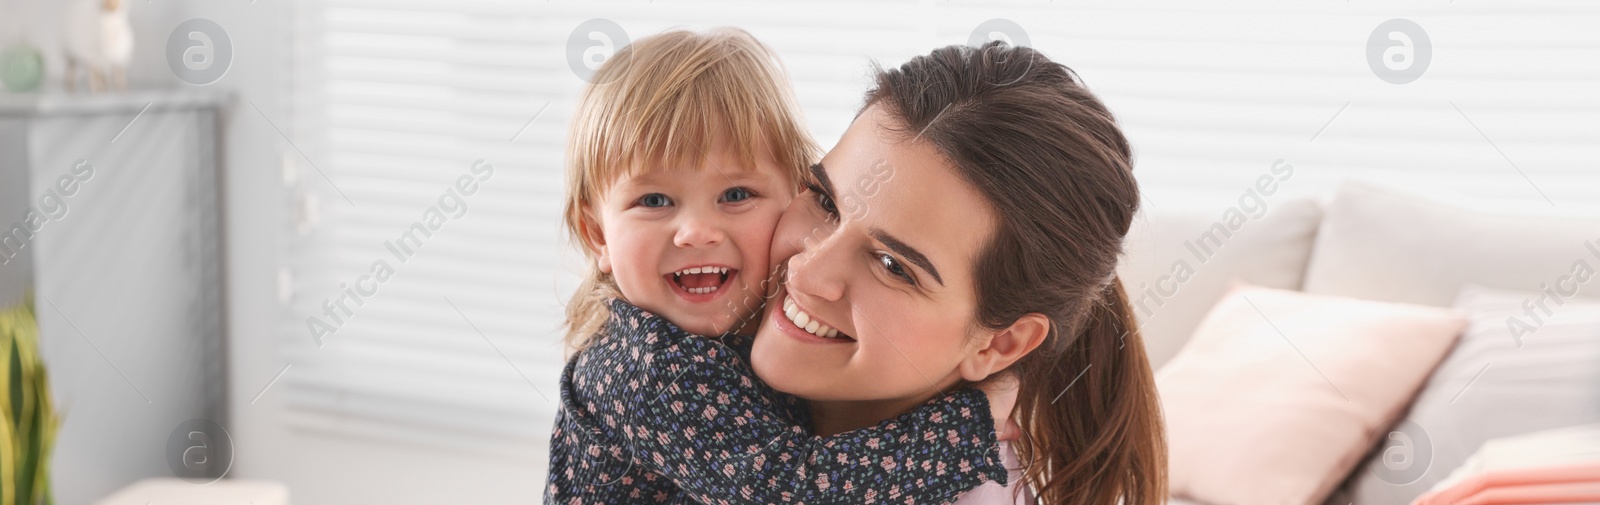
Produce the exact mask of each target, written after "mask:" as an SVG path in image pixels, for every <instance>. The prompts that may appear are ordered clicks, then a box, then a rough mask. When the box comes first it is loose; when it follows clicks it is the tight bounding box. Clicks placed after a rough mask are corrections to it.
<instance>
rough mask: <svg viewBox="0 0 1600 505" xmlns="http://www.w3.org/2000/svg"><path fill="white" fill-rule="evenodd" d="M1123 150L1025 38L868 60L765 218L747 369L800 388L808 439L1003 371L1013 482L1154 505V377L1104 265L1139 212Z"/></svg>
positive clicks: (1111, 263)
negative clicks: (766, 285)
mask: <svg viewBox="0 0 1600 505" xmlns="http://www.w3.org/2000/svg"><path fill="white" fill-rule="evenodd" d="M1130 158H1131V153H1130V150H1129V147H1128V143H1127V140H1126V139H1125V138H1124V137H1123V136H1122V133H1121V132H1120V131H1119V129H1118V128H1117V125H1116V123H1115V121H1114V120H1113V118H1112V116H1111V114H1110V113H1109V112H1108V111H1107V110H1106V108H1105V106H1104V105H1103V104H1101V103H1100V102H1099V101H1098V100H1097V99H1096V98H1095V97H1094V96H1093V95H1092V94H1091V93H1090V92H1089V91H1088V90H1087V89H1085V88H1084V87H1083V86H1082V85H1081V84H1080V83H1079V82H1078V80H1077V78H1076V76H1075V75H1074V74H1073V73H1072V71H1071V70H1070V69H1068V68H1066V67H1064V66H1062V65H1060V64H1057V63H1054V62H1051V61H1050V60H1049V59H1047V58H1045V57H1044V56H1043V55H1041V54H1039V53H1038V52H1036V51H1034V50H1032V49H1029V48H1025V47H1008V46H1004V45H1001V44H999V43H991V44H989V45H986V46H983V47H982V48H973V47H966V46H950V47H945V48H941V49H938V50H935V51H933V52H932V53H931V54H928V55H925V56H919V57H916V58H913V59H912V60H911V61H909V62H907V63H906V64H904V65H901V66H900V67H898V68H895V69H889V70H880V71H879V72H878V73H877V76H876V86H875V87H874V88H873V89H872V90H871V91H869V92H868V93H867V96H866V104H865V106H864V107H863V109H862V110H861V112H860V113H859V115H858V116H857V117H856V119H855V121H854V123H853V124H852V125H851V126H850V128H849V130H848V131H846V133H845V134H844V136H843V138H842V139H841V140H840V141H839V144H838V146H837V147H835V148H834V149H833V150H832V151H831V152H829V153H828V154H827V155H826V156H825V157H824V158H823V161H822V163H820V164H818V165H817V166H815V167H813V172H814V175H815V178H816V181H815V184H814V185H813V187H811V188H810V191H809V194H807V195H803V197H802V199H800V200H797V201H796V202H797V203H795V204H794V205H793V207H791V209H790V210H789V211H788V212H787V213H786V214H785V216H784V218H783V221H782V223H781V224H780V226H779V229H778V232H777V235H776V237H775V245H774V249H773V257H774V258H785V257H789V259H788V260H786V261H781V260H780V263H781V264H782V265H783V266H786V267H787V270H786V273H785V274H783V276H782V278H781V280H782V282H781V285H780V286H779V287H778V289H777V292H776V293H775V294H774V296H773V298H771V299H770V300H769V302H768V304H767V313H766V317H765V321H764V322H763V323H762V325H761V327H760V329H759V330H758V333H757V336H756V340H755V343H754V347H753V349H752V354H751V364H752V365H753V367H754V369H755V371H756V373H757V374H758V375H759V376H760V378H761V379H762V380H763V381H765V382H766V383H767V384H768V385H770V386H772V387H773V388H775V389H777V390H779V391H783V392H786V393H790V394H793V395H795V396H797V397H800V398H803V399H805V400H807V401H808V403H809V406H810V410H811V416H812V422H813V424H812V427H813V431H814V432H815V433H816V434H818V435H831V434H835V433H841V432H846V431H850V430H854V429H858V428H862V427H867V426H873V425H875V424H877V423H879V422H881V421H884V420H886V419H890V418H893V417H895V416H897V415H900V414H902V413H904V412H907V411H908V410H910V409H912V408H914V407H916V406H917V405H920V404H921V403H923V402H925V401H927V400H928V399H930V398H933V397H935V396H936V395H937V394H939V392H940V391H944V390H948V389H951V388H954V387H959V386H962V385H965V384H969V383H985V382H992V381H996V380H1000V379H1001V378H1013V379H1015V380H1016V381H1018V382H1019V383H1020V389H1019V390H1018V398H1017V402H1016V407H1015V410H1014V413H1013V419H1014V420H1015V421H1016V422H1017V423H1018V425H1019V426H1020V428H1021V430H1020V431H1021V435H1020V437H1019V438H1018V439H1017V441H1016V442H1014V447H1015V449H1016V452H1017V454H1018V455H1019V456H1020V460H1021V461H1022V462H1024V463H1023V465H1022V466H1023V471H1022V473H1023V483H1021V484H1020V485H1017V488H1016V489H1015V491H1019V492H1020V491H1022V490H1023V489H1027V490H1030V491H1032V492H1033V493H1034V494H1037V496H1038V498H1039V499H1040V501H1041V502H1042V503H1049V504H1067V503H1071V504H1105V505H1111V504H1115V503H1118V502H1119V501H1121V502H1123V503H1127V504H1129V505H1134V504H1156V503H1161V502H1162V501H1164V499H1165V494H1166V493H1165V486H1166V478H1165V467H1166V465H1165V463H1166V462H1165V454H1166V451H1165V443H1164V440H1163V437H1162V428H1161V416H1160V412H1159V406H1158V403H1157V397H1156V393H1155V386H1154V380H1153V378H1152V374H1151V370H1150V367H1149V362H1148V361H1147V360H1146V358H1145V354H1144V349H1143V343H1142V341H1141V339H1140V336H1139V333H1138V331H1137V329H1136V327H1135V324H1134V319H1133V316H1132V312H1131V311H1130V309H1129V305H1128V301H1127V297H1126V295H1125V293H1124V291H1123V288H1122V286H1121V284H1120V282H1119V281H1118V280H1117V278H1116V276H1115V267H1116V262H1117V257H1118V254H1119V253H1120V250H1121V244H1122V238H1123V236H1124V235H1125V234H1126V233H1127V231H1128V228H1129V225H1130V223H1131V222H1132V219H1133V215H1134V213H1135V211H1136V210H1137V208H1138V204H1139V192H1138V188H1137V185H1136V183H1135V181H1134V178H1133V174H1132V172H1131V159H1130ZM807 199H809V200H810V202H811V203H806V202H805V200H807ZM836 202H837V203H836ZM807 330H810V331H807Z"/></svg>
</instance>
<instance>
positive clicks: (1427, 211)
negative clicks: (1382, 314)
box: [1304, 181, 1600, 307]
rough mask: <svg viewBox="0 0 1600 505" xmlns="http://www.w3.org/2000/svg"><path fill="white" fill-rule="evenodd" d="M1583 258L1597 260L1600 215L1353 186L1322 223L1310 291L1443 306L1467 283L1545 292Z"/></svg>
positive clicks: (1599, 255) (1307, 281) (1358, 183)
mask: <svg viewBox="0 0 1600 505" xmlns="http://www.w3.org/2000/svg"><path fill="white" fill-rule="evenodd" d="M1491 207H1492V208H1495V209H1496V210H1492V211H1491V210H1475V209H1486V208H1491ZM1583 259H1589V260H1590V261H1591V262H1593V261H1595V260H1600V215H1593V214H1587V215H1586V214H1577V213H1567V212H1561V211H1553V210H1547V209H1537V208H1534V209H1528V210H1521V209H1513V208H1504V207H1503V206H1495V205H1493V204H1491V203H1490V202H1487V201H1475V200H1464V199H1460V198H1454V199H1451V198H1446V197H1442V196H1434V197H1424V196H1421V195H1418V194H1414V193H1409V192H1406V191H1403V190H1396V189H1391V188H1386V187H1382V186H1379V185H1377V184H1374V183H1370V182H1362V181H1348V182H1346V183H1345V184H1344V185H1343V186H1341V187H1340V188H1339V190H1338V192H1337V194H1336V195H1335V196H1334V199H1333V201H1332V203H1331V204H1330V205H1329V206H1328V209H1327V212H1326V215H1325V216H1324V218H1323V220H1322V228H1321V230H1320V231H1318V233H1317V243H1316V247H1315V248H1314V250H1313V252H1312V254H1311V262H1310V265H1309V266H1308V267H1307V271H1306V275H1305V286H1304V290H1305V291H1306V292H1310V293H1323V294H1331V295H1340V296H1350V297H1355V298H1363V299H1368V300H1380V301H1390V302H1403V303H1416V304H1422V305H1434V306H1441V307H1442V306H1448V305H1449V304H1450V303H1451V302H1452V301H1454V300H1455V297H1456V293H1457V292H1459V291H1460V290H1461V288H1462V286H1464V285H1466V284H1468V283H1472V284H1479V285H1483V286H1488V287H1496V288H1503V289H1521V290H1538V289H1543V288H1541V287H1540V286H1541V283H1553V282H1556V281H1557V279H1558V278H1560V277H1561V276H1562V275H1567V274H1569V273H1571V271H1572V269H1573V267H1574V265H1575V262H1577V261H1579V260H1583Z"/></svg>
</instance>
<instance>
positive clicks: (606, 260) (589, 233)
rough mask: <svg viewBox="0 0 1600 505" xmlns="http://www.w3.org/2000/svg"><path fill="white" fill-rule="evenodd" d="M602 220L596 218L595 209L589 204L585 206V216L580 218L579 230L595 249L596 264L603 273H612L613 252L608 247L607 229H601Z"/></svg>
mask: <svg viewBox="0 0 1600 505" xmlns="http://www.w3.org/2000/svg"><path fill="white" fill-rule="evenodd" d="M599 223H600V220H599V219H597V218H595V215H594V211H593V209H592V208H590V207H589V206H588V205H585V206H584V207H583V217H582V218H581V219H579V220H578V230H579V232H580V233H581V234H582V235H583V240H584V241H585V242H588V243H589V247H590V248H593V249H594V252H595V264H596V265H597V266H598V267H599V268H600V271H601V272H603V273H608V274H609V273H611V254H610V250H609V249H607V248H606V235H605V231H604V230H601V229H600V225H599Z"/></svg>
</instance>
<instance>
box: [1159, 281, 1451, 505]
mask: <svg viewBox="0 0 1600 505" xmlns="http://www.w3.org/2000/svg"><path fill="white" fill-rule="evenodd" d="M1465 325H1466V320H1465V318H1463V317H1461V316H1460V315H1459V314H1457V313H1455V312H1454V311H1451V310H1449V309H1440V308H1434V307H1424V306H1418V305H1409V304H1396V303H1382V302H1372V301H1366V300H1357V299H1352V298H1344V297H1335V296H1325V295H1311V294H1306V293H1300V292H1296V291H1286V290H1277V289H1267V288H1261V287H1255V286H1242V285H1241V286H1237V287H1235V288H1234V289H1233V290H1232V291H1230V292H1229V293H1228V294H1227V295H1226V296H1224V297H1223V299H1222V301H1221V302H1220V303H1218V304H1217V306H1216V308H1215V309H1213V310H1212V311H1211V313H1210V314H1208V315H1207V316H1206V318H1205V320H1204V321H1203V322H1202V323H1201V324H1200V327H1199V329H1198V330H1197V331H1196V332H1195V335H1194V338H1192V339H1191V340H1190V341H1189V342H1188V344H1187V345H1185V346H1184V348H1183V350H1182V352H1180V353H1179V354H1178V356H1177V357H1175V358H1173V359H1172V361H1171V362H1169V363H1167V365H1166V366H1165V367H1162V368H1161V370H1160V371H1158V372H1156V388H1157V390H1158V391H1159V393H1160V396H1161V402H1162V409H1163V411H1164V412H1165V415H1166V421H1167V437H1168V457H1169V467H1168V468H1169V470H1168V477H1169V479H1170V480H1169V485H1170V487H1171V491H1172V493H1173V494H1174V495H1176V496H1180V497H1184V498H1189V499H1194V500H1199V501H1203V502H1209V503H1228V504H1236V505H1251V504H1311V503H1319V502H1320V501H1321V500H1322V499H1323V498H1324V497H1325V496H1327V494H1328V493H1329V491H1331V490H1332V489H1333V488H1334V487H1335V486H1336V485H1337V484H1338V483H1339V482H1340V481H1341V480H1343V479H1344V476H1345V475H1347V474H1348V473H1349V472H1350V470H1351V469H1352V468H1353V467H1355V466H1356V464H1357V463H1359V462H1360V459H1361V457H1362V455H1364V454H1365V453H1366V452H1367V449H1368V448H1369V447H1371V446H1372V444H1373V442H1374V441H1375V440H1374V437H1375V436H1377V435H1378V434H1379V430H1381V429H1382V428H1383V427H1384V426H1388V425H1389V424H1390V423H1391V422H1392V421H1393V420H1394V419H1395V418H1397V417H1398V416H1399V415H1400V413H1401V412H1402V410H1403V409H1404V407H1405V405H1406V403H1407V402H1408V401H1410V399H1411V397H1412V394H1413V393H1414V392H1415V391H1416V390H1417V388H1418V387H1419V386H1421V385H1422V383H1423V381H1424V380H1425V379H1426V378H1427V377H1428V374H1429V373H1430V372H1432V371H1433V368H1434V366H1435V365H1437V364H1438V363H1439V360H1440V359H1442V358H1443V357H1444V355H1445V353H1446V352H1447V351H1448V350H1449V349H1450V346H1451V345H1452V344H1453V343H1454V342H1455V339H1456V337H1457V336H1458V335H1459V334H1460V331H1461V329H1462V327H1464V326H1465Z"/></svg>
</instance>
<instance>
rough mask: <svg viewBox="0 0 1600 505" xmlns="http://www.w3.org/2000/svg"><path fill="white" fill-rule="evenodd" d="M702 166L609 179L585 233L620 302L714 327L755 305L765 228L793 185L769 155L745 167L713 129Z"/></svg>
mask: <svg viewBox="0 0 1600 505" xmlns="http://www.w3.org/2000/svg"><path fill="white" fill-rule="evenodd" d="M754 151H755V152H757V153H766V152H769V151H768V150H767V149H765V148H764V147H760V148H757V149H755V150H754ZM704 165H705V166H702V167H694V168H684V167H673V168H674V170H657V169H655V168H665V167H650V168H651V170H646V171H644V173H643V174H641V175H638V176H634V177H623V178H621V179H619V180H618V181H616V182H615V183H613V184H612V185H611V187H610V188H608V189H607V190H606V192H605V193H604V195H603V198H602V200H601V202H599V204H598V205H597V207H598V208H597V209H595V212H594V213H595V217H596V218H598V221H599V223H600V226H599V228H600V229H599V230H594V231H591V238H590V240H591V241H594V243H595V244H596V248H597V249H598V250H599V258H598V259H599V266H600V270H601V271H603V272H607V273H611V274H612V275H613V277H614V278H615V279H616V282H617V287H618V288H619V289H621V291H622V295H623V297H625V298H626V299H627V300H628V302H629V303H632V304H634V305H636V306H638V307H639V308H641V309H644V310H647V311H650V312H652V313H655V314H656V315H659V316H661V317H664V318H666V319H667V320H668V321H672V322H673V323H674V324H676V325H678V327H680V328H683V329H684V330H687V331H688V332H690V333H694V334H697V335H712V336H715V335H720V334H722V333H723V332H727V331H733V330H737V329H738V328H739V327H740V326H741V325H742V323H743V322H745V321H750V320H753V319H754V316H755V313H756V311H758V310H759V309H760V307H761V300H762V295H763V294H764V292H765V289H766V285H765V283H764V282H763V280H764V279H765V278H766V273H767V268H768V266H769V265H770V264H771V260H770V259H769V256H768V253H769V252H770V251H771V244H772V233H773V229H774V228H775V227H777V224H778V218H779V217H780V216H781V215H782V214H783V209H784V208H785V207H787V206H788V205H789V202H790V200H791V199H792V198H793V195H794V188H793V185H792V184H791V183H790V182H789V177H788V176H786V175H785V173H786V172H785V171H784V170H783V169H782V168H781V167H779V166H778V163H777V162H776V161H775V160H773V159H772V158H771V156H770V155H767V156H757V159H756V163H755V164H754V165H753V166H746V165H744V164H743V163H741V162H740V161H739V156H738V155H737V151H736V150H734V149H733V146H730V145H727V143H726V142H724V141H723V139H720V138H718V139H715V141H714V142H713V143H712V145H711V149H710V151H709V152H707V153H706V159H705V161H704ZM595 234H598V236H594V235H595Z"/></svg>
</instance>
